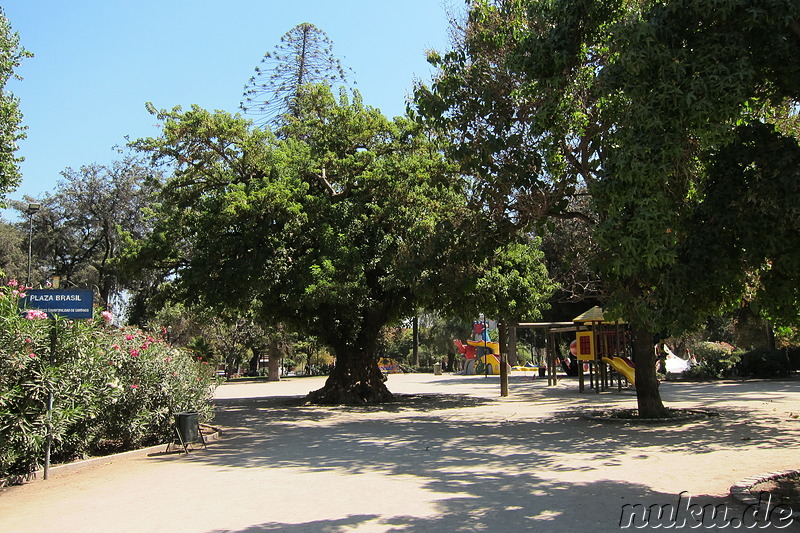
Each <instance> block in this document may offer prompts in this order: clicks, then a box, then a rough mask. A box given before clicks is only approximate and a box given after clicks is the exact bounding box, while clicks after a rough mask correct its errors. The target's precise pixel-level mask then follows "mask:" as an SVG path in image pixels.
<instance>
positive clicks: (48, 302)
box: [19, 289, 94, 479]
mask: <svg viewBox="0 0 800 533" xmlns="http://www.w3.org/2000/svg"><path fill="white" fill-rule="evenodd" d="M19 306H20V308H21V309H22V310H29V309H38V310H39V311H44V312H45V313H47V314H48V316H49V317H50V318H51V319H52V321H53V329H52V330H51V331H50V366H51V367H52V366H55V364H56V350H57V349H58V318H57V317H61V318H69V319H78V320H80V319H87V318H92V317H93V316H94V291H92V290H91V289H29V290H28V291H26V296H25V298H22V299H21V300H20V302H19ZM52 421H53V389H52V387H51V388H50V391H49V392H48V395H47V420H46V423H45V425H46V429H47V438H46V439H45V443H44V479H47V478H48V475H49V473H50V448H51V446H52V443H53V425H52Z"/></svg>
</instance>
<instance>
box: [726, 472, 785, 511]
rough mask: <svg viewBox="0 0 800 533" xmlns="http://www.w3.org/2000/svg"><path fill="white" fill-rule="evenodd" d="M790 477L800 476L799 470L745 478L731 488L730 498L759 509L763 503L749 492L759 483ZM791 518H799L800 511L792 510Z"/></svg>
mask: <svg viewBox="0 0 800 533" xmlns="http://www.w3.org/2000/svg"><path fill="white" fill-rule="evenodd" d="M791 475H795V476H798V475H800V470H781V471H778V472H770V473H769V474H761V475H758V476H752V477H748V478H745V479H743V480H741V481H739V482H738V483H736V484H735V485H732V486H731V497H732V498H733V499H735V500H737V501H739V502H740V503H743V504H744V505H748V506H749V505H756V506H759V507H760V506H761V505H762V503H763V502H762V501H761V499H760V497H756V496H754V495H753V493H752V492H751V491H750V490H751V489H752V488H753V487H755V486H756V485H758V484H759V483H764V482H765V481H771V480H773V479H778V478H781V477H788V476H791ZM792 518H800V509H792Z"/></svg>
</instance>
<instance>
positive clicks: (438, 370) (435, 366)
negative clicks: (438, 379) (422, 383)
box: [433, 363, 442, 376]
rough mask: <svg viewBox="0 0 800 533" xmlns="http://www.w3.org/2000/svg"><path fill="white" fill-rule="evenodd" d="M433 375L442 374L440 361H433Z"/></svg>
mask: <svg viewBox="0 0 800 533" xmlns="http://www.w3.org/2000/svg"><path fill="white" fill-rule="evenodd" d="M433 375H435V376H441V375H442V363H433Z"/></svg>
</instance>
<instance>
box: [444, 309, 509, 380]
mask: <svg viewBox="0 0 800 533" xmlns="http://www.w3.org/2000/svg"><path fill="white" fill-rule="evenodd" d="M473 333H474V336H475V337H476V339H473V340H467V341H466V344H464V343H463V342H461V340H459V339H453V344H455V346H456V349H457V350H458V352H459V353H460V354H462V355H463V356H464V358H465V359H466V361H465V364H464V370H463V371H462V373H464V374H484V375H492V376H499V375H500V343H499V342H493V341H491V340H489V330H488V328H487V327H486V323H485V322H474V323H473Z"/></svg>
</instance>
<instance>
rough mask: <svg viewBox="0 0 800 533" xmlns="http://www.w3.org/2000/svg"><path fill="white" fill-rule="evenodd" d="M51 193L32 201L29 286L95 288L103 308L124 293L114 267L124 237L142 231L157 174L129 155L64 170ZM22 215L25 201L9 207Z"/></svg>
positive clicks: (122, 284)
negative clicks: (53, 283) (59, 283)
mask: <svg viewBox="0 0 800 533" xmlns="http://www.w3.org/2000/svg"><path fill="white" fill-rule="evenodd" d="M61 175H62V178H63V179H62V180H60V181H59V182H58V184H57V185H56V189H55V191H54V192H53V193H47V194H45V195H44V196H43V197H41V198H40V199H38V200H37V201H38V202H39V203H41V206H42V208H41V210H40V211H39V212H37V213H36V214H35V215H33V218H32V221H33V228H34V231H33V235H34V239H33V244H34V247H33V252H34V256H35V261H34V263H35V265H36V266H37V269H35V270H36V271H37V275H35V276H33V277H32V280H31V281H32V284H39V283H42V282H44V281H45V280H46V278H47V277H48V276H47V274H55V275H57V276H60V277H62V278H64V279H65V280H66V281H68V282H69V283H73V284H78V285H81V286H95V287H97V289H98V291H99V294H100V297H101V299H102V302H103V305H106V306H108V307H111V305H112V304H111V302H112V300H113V298H114V297H115V296H117V295H118V294H119V292H120V291H121V290H122V289H123V288H125V281H126V280H124V279H121V278H120V276H119V273H118V272H117V270H116V265H115V264H114V261H115V258H116V257H117V255H118V254H119V253H120V251H121V249H122V242H123V239H124V236H125V235H130V236H131V237H133V238H139V237H141V236H142V235H144V233H146V231H147V227H148V212H149V209H150V205H151V203H152V201H153V198H154V196H153V195H154V193H155V191H156V190H157V189H158V187H159V180H160V177H159V173H158V170H157V169H153V168H151V167H149V166H148V165H147V164H146V162H145V161H142V160H141V159H139V158H136V157H131V156H128V157H126V158H123V159H122V160H119V161H115V162H113V163H112V164H110V165H99V164H91V165H85V166H82V167H81V168H80V169H78V170H75V169H72V168H67V169H65V170H64V171H63V172H62V173H61ZM13 204H14V207H15V208H16V209H17V210H18V211H20V213H24V212H25V209H26V208H27V205H28V202H13Z"/></svg>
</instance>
